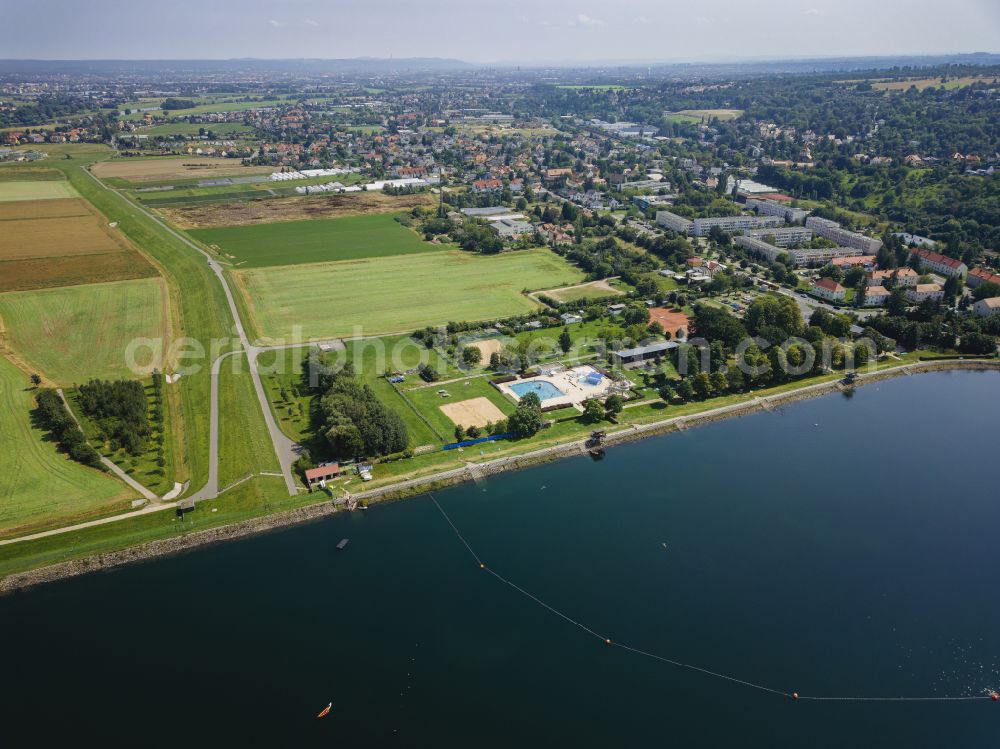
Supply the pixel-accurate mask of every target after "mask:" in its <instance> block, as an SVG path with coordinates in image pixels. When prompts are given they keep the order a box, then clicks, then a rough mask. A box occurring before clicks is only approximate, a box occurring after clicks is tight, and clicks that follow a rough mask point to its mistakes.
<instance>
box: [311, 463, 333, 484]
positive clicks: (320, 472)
mask: <svg viewBox="0 0 1000 749" xmlns="http://www.w3.org/2000/svg"><path fill="white" fill-rule="evenodd" d="M339 473H340V464H338V463H330V464H329V465H325V466H320V467H319V468H307V469H306V481H312V480H313V479H324V478H327V477H329V476H336V475H337V474H339Z"/></svg>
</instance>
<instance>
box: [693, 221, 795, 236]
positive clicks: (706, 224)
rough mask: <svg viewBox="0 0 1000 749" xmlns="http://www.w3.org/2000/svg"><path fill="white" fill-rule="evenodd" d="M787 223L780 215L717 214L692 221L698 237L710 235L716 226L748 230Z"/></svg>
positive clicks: (732, 230)
mask: <svg viewBox="0 0 1000 749" xmlns="http://www.w3.org/2000/svg"><path fill="white" fill-rule="evenodd" d="M784 223H785V220H784V219H783V218H780V217H779V216H717V217H713V218H696V219H695V220H694V221H693V222H692V227H691V234H692V235H693V236H696V237H705V236H708V234H709V232H711V231H712V229H714V228H715V227H718V228H720V229H722V231H726V232H736V231H747V230H748V229H764V228H767V227H776V226H781V225H782V224H784Z"/></svg>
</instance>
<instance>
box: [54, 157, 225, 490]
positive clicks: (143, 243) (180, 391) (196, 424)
mask: <svg viewBox="0 0 1000 749" xmlns="http://www.w3.org/2000/svg"><path fill="white" fill-rule="evenodd" d="M65 153H68V154H69V155H70V158H68V159H63V158H59V159H53V160H52V162H51V164H52V166H54V167H57V168H59V169H61V170H62V171H63V172H64V173H65V174H66V176H67V178H68V179H69V181H70V183H71V184H72V185H73V187H74V188H76V190H77V191H78V192H79V193H80V194H81V195H83V197H84V198H86V199H87V200H89V201H90V202H91V203H92V204H93V205H94V206H95V207H96V208H97V209H98V210H99V211H101V213H103V214H104V215H105V216H107V217H108V219H109V220H111V221H117V222H118V229H119V231H121V232H122V233H123V234H125V235H126V236H127V237H128V238H129V239H130V240H131V241H132V242H133V244H135V245H136V246H137V247H140V248H141V249H142V250H143V251H144V252H145V253H146V254H147V255H149V256H150V257H152V258H153V260H154V261H155V262H156V263H157V265H158V266H159V268H160V270H161V272H162V273H164V275H165V277H166V279H167V286H168V290H169V295H170V307H171V311H172V313H173V315H174V318H175V319H174V320H173V325H172V328H173V331H174V335H175V336H187V337H189V338H192V339H194V340H196V341H198V342H199V343H200V344H201V345H202V346H204V347H205V349H206V351H208V350H209V347H210V345H211V342H212V340H213V339H216V340H223V339H229V338H230V337H231V336H232V335H233V333H232V326H233V320H232V316H231V315H230V313H229V307H228V305H227V303H226V299H225V295H224V293H223V291H222V288H221V286H220V285H219V281H218V279H217V278H216V277H215V275H214V274H213V273H212V272H211V270H210V269H209V267H208V264H207V263H206V261H205V259H204V257H202V256H201V255H200V254H199V253H197V252H195V251H194V250H193V249H191V248H190V247H188V246H187V245H185V244H184V243H183V242H182V241H181V240H179V239H177V238H176V237H174V236H172V235H171V234H169V233H168V232H167V231H165V230H164V229H163V228H162V227H161V226H159V225H158V224H157V223H156V222H154V221H153V220H152V219H151V218H149V217H148V216H146V215H145V214H143V213H141V212H140V211H138V210H137V209H136V208H135V206H133V205H131V204H130V203H129V202H128V201H127V200H125V198H123V197H122V196H121V195H119V194H118V193H116V192H114V191H112V190H108V189H105V188H104V187H103V186H102V185H101V184H100V183H99V182H98V181H97V180H95V179H94V178H93V177H92V176H91V175H90V174H89V173H87V172H86V171H85V170H84V167H85V166H86V165H88V164H91V163H93V162H94V161H96V160H98V159H100V158H102V157H104V156H107V155H108V154H109V153H110V152H109V151H108V149H106V148H103V147H85V150H83V151H74V150H72V149H66V151H65ZM232 348H233V346H232V344H231V342H228V341H227V342H226V343H223V344H220V345H218V346H217V347H216V351H217V352H218V353H222V352H225V351H228V350H231V349H232ZM188 363H189V364H194V363H200V364H201V365H202V366H201V367H200V368H199V369H198V371H192V372H190V373H188V374H185V376H183V377H182V378H181V379H180V381H179V382H177V383H176V384H174V385H167V386H166V389H167V392H168V394H170V395H169V396H168V399H167V401H168V403H169V404H170V407H171V408H172V409H175V410H174V412H172V413H171V423H173V424H174V425H175V427H176V429H177V434H175V438H179V435H180V434H183V435H184V438H183V441H182V444H183V445H184V448H185V450H184V457H185V460H186V464H185V467H186V469H187V472H186V475H185V474H184V473H183V472H179V475H178V476H177V477H176V478H177V479H178V480H181V481H183V480H185V478H187V479H190V481H191V486H190V489H191V491H196V490H197V489H200V488H201V487H202V486H203V485H204V483H205V481H206V480H207V479H208V434H209V415H210V407H209V406H210V395H211V379H210V372H211V367H210V362H209V361H208V359H207V355H206V358H205V359H203V360H201V361H200V362H188ZM178 396H179V397H178Z"/></svg>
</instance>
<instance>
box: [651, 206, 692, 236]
mask: <svg viewBox="0 0 1000 749" xmlns="http://www.w3.org/2000/svg"><path fill="white" fill-rule="evenodd" d="M656 223H658V224H659V225H660V226H662V227H664V228H665V229H672V230H673V231H676V232H681V233H682V234H686V233H687V232H689V231H691V227H692V226H694V222H693V221H691V220H690V219H686V218H684V217H683V216H678V215H677V214H676V213H671V212H670V211H657V212H656Z"/></svg>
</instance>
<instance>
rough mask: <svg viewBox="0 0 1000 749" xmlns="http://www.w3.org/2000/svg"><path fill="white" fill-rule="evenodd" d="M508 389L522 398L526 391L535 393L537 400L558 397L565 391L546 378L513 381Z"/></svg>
mask: <svg viewBox="0 0 1000 749" xmlns="http://www.w3.org/2000/svg"><path fill="white" fill-rule="evenodd" d="M509 387H510V389H511V390H513V391H514V392H515V393H517V397H518V398H523V397H524V396H526V395H527V394H528V393H537V394H538V399H539V400H542V401H544V400H546V399H548V398H560V397H562V396H564V395H566V393H564V392H563V391H562V390H560V389H559V388H557V387H556V386H555V385H553V384H552V383H551V382H549V381H548V380H528V381H526V382H514V383H511V384H510V385H509Z"/></svg>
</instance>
